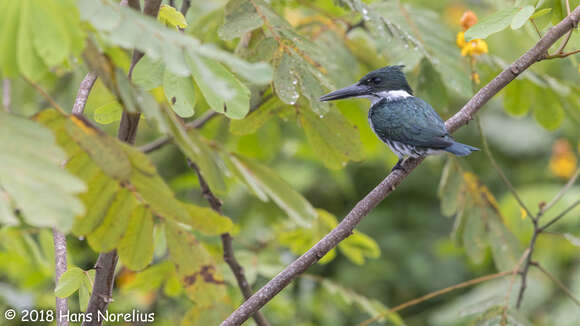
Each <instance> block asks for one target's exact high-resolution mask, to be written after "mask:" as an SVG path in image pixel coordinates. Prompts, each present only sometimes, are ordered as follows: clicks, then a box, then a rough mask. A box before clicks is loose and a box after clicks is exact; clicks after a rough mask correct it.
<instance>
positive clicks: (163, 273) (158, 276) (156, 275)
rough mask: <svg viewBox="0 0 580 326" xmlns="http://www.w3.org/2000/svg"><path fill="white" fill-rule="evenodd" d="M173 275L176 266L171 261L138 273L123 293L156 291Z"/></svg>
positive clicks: (124, 288)
mask: <svg viewBox="0 0 580 326" xmlns="http://www.w3.org/2000/svg"><path fill="white" fill-rule="evenodd" d="M172 273H175V267H174V265H173V264H172V263H171V262H170V261H164V262H162V263H159V264H156V265H153V266H150V267H148V268H147V269H145V270H143V271H141V272H139V273H137V275H136V276H135V278H134V279H133V280H131V281H130V282H129V283H128V284H127V285H126V286H124V287H123V288H122V289H123V291H130V290H142V291H152V290H156V289H158V288H159V287H160V286H161V284H163V281H165V280H166V279H168V278H169V277H170V275H171V274H172Z"/></svg>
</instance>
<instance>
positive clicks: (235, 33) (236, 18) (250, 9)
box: [218, 0, 264, 40]
mask: <svg viewBox="0 0 580 326" xmlns="http://www.w3.org/2000/svg"><path fill="white" fill-rule="evenodd" d="M224 11H225V12H224V16H225V17H224V24H223V25H222V26H221V27H220V28H219V30H218V34H219V36H220V37H221V38H222V39H224V40H231V39H233V38H236V37H240V36H242V35H244V34H245V33H247V32H249V31H251V30H254V29H256V28H258V27H260V26H262V25H263V24H264V22H263V20H262V18H261V17H260V15H259V14H258V12H257V11H256V8H255V7H254V6H253V5H252V3H251V2H250V1H247V0H231V1H229V2H228V4H227V5H226V6H225V8H224Z"/></svg>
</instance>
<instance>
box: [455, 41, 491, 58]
mask: <svg viewBox="0 0 580 326" xmlns="http://www.w3.org/2000/svg"><path fill="white" fill-rule="evenodd" d="M488 51H489V50H488V48H487V43H486V42H485V41H484V40H482V39H476V40H471V41H469V42H467V43H466V44H465V46H463V47H462V48H461V55H462V56H467V55H469V56H474V55H479V54H484V53H487V52H488Z"/></svg>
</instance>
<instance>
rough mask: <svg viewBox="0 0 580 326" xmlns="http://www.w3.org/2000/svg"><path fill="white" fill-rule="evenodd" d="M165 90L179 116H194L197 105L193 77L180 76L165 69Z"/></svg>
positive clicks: (168, 99)
mask: <svg viewBox="0 0 580 326" xmlns="http://www.w3.org/2000/svg"><path fill="white" fill-rule="evenodd" d="M163 90H164V92H165V97H166V98H167V102H169V104H170V105H171V108H172V109H173V111H174V112H175V113H177V115H178V116H180V117H182V118H189V117H191V116H193V113H194V111H193V108H194V106H195V96H194V95H195V88H194V87H193V80H192V79H191V77H179V76H177V75H175V74H173V73H172V72H170V71H168V70H165V73H164V74H163Z"/></svg>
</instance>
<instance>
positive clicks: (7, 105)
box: [2, 78, 12, 113]
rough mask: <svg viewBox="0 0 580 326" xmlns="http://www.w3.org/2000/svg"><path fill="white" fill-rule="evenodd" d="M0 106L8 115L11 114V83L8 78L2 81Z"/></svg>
mask: <svg viewBox="0 0 580 326" xmlns="http://www.w3.org/2000/svg"><path fill="white" fill-rule="evenodd" d="M2 106H3V107H4V110H6V112H8V113H12V82H11V81H10V79H8V78H4V80H2Z"/></svg>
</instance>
